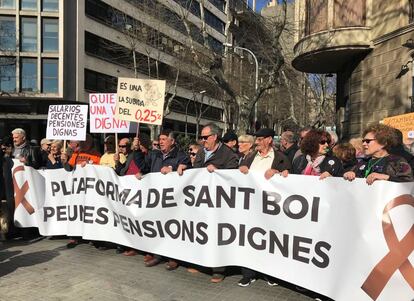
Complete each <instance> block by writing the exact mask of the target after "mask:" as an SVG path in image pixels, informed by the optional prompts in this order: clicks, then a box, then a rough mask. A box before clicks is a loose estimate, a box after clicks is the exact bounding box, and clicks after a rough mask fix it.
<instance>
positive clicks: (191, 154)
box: [189, 153, 197, 157]
mask: <svg viewBox="0 0 414 301" xmlns="http://www.w3.org/2000/svg"><path fill="white" fill-rule="evenodd" d="M189 155H190V156H193V157H194V156H195V155H197V154H196V153H189Z"/></svg>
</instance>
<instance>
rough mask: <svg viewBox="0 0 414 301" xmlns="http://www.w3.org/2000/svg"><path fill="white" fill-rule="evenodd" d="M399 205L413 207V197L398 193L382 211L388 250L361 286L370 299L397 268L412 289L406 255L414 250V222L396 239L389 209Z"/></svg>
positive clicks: (412, 273)
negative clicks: (401, 237)
mask: <svg viewBox="0 0 414 301" xmlns="http://www.w3.org/2000/svg"><path fill="white" fill-rule="evenodd" d="M401 205H411V206H412V207H414V197H413V196H412V195H409V194H404V195H400V196H399V197H397V198H395V199H393V200H392V201H390V202H389V203H388V204H387V205H386V206H385V208H384V211H383V215H382V231H383V233H384V237H385V241H386V242H387V245H388V249H389V252H388V253H387V255H385V256H384V258H382V259H381V260H380V262H379V263H377V265H376V266H375V267H374V269H373V270H372V271H371V273H370V274H369V276H368V278H367V279H366V280H365V282H364V284H363V285H362V286H361V288H362V289H363V290H364V292H366V293H367V294H368V296H370V297H371V299H372V300H376V299H377V298H378V296H379V295H380V294H381V292H382V290H383V289H384V287H385V286H386V285H387V283H388V281H389V280H390V278H391V276H392V275H393V274H394V273H395V272H396V271H397V270H400V272H401V274H402V276H403V277H404V279H405V280H406V281H407V283H408V284H409V285H410V286H411V288H412V289H413V290H414V268H413V266H412V265H411V262H410V261H409V260H408V256H410V254H411V252H413V251H414V224H413V225H412V226H411V228H410V230H409V231H408V233H407V234H406V235H405V236H404V237H403V239H401V240H398V237H397V234H396V233H395V229H394V225H393V224H392V221H391V217H390V214H389V211H390V210H391V209H393V208H395V207H398V206H401Z"/></svg>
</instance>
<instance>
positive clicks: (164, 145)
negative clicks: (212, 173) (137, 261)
mask: <svg viewBox="0 0 414 301" xmlns="http://www.w3.org/2000/svg"><path fill="white" fill-rule="evenodd" d="M158 141H159V144H160V149H153V150H152V151H150V152H149V154H148V156H147V157H146V158H145V159H146V160H145V161H146V163H145V165H146V170H145V172H161V173H162V174H168V173H170V172H173V171H176V172H177V173H178V174H179V175H182V174H183V171H184V170H185V169H187V168H190V167H191V162H190V158H189V157H188V155H187V154H186V153H185V152H183V151H182V150H180V149H179V148H178V146H177V145H176V135H175V133H174V132H172V131H171V130H168V129H165V130H162V131H161V133H160V135H159V137H158ZM137 177H138V178H140V177H141V174H137ZM161 260H162V257H161V256H160V255H154V256H151V255H147V256H145V258H144V263H145V266H146V267H152V266H155V265H157V264H159V263H160V262H161ZM177 267H178V263H177V261H175V260H172V259H169V260H168V262H167V263H166V265H165V268H166V269H167V270H169V271H172V270H175V269H176V268H177Z"/></svg>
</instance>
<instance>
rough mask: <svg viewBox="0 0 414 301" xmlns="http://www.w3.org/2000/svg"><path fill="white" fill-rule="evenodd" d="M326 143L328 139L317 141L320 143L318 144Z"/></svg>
mask: <svg viewBox="0 0 414 301" xmlns="http://www.w3.org/2000/svg"><path fill="white" fill-rule="evenodd" d="M326 143H328V144H329V141H328V140H321V141H319V144H320V145H324V144H326Z"/></svg>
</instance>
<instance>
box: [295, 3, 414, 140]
mask: <svg viewBox="0 0 414 301" xmlns="http://www.w3.org/2000/svg"><path fill="white" fill-rule="evenodd" d="M296 2H297V5H296V11H295V23H296V25H297V30H296V45H295V48H294V59H293V62H292V65H293V66H294V67H295V68H296V69H297V70H300V71H303V72H307V73H322V74H323V73H325V74H330V73H336V75H337V92H336V110H337V130H338V132H339V134H340V136H341V137H342V138H349V137H355V136H360V135H361V132H362V131H363V129H364V128H365V127H366V125H368V124H370V123H373V122H379V121H380V120H382V119H383V118H385V117H388V116H393V115H398V114H404V113H408V112H412V111H413V109H414V108H413V101H412V99H413V74H414V73H413V71H412V70H413V64H412V60H413V58H412V57H413V49H414V43H413V40H412V39H414V24H413V21H414V20H413V1H411V0H398V1H375V0H352V1H350V0H348V1H345V0H335V1H334V0H298V1H296Z"/></svg>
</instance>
